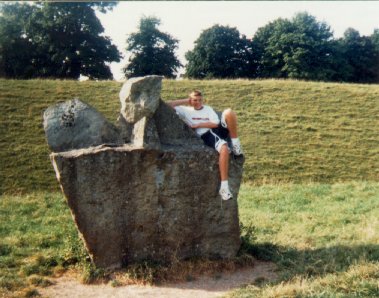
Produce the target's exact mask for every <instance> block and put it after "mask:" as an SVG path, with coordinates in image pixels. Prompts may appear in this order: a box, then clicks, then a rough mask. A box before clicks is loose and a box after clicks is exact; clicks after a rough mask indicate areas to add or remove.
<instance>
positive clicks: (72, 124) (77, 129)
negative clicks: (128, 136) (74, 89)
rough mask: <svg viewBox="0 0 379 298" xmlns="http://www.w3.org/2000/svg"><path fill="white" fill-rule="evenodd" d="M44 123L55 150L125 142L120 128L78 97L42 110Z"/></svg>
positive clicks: (50, 145) (47, 136)
mask: <svg viewBox="0 0 379 298" xmlns="http://www.w3.org/2000/svg"><path fill="white" fill-rule="evenodd" d="M43 126H44V129H45V134H46V139H47V143H48V145H49V147H50V150H52V151H53V152H63V151H69V150H72V149H81V148H88V147H91V146H98V145H101V144H109V145H120V144H122V143H123V140H122V138H121V136H120V134H119V132H118V129H117V128H116V127H115V126H114V125H112V124H111V123H110V122H109V121H108V120H107V119H106V118H105V117H104V116H103V115H101V114H100V113H99V112H98V111H97V110H96V109H95V108H93V107H91V106H89V105H87V104H85V103H84V102H82V101H80V100H79V99H73V100H69V101H66V102H63V103H59V104H57V105H55V106H51V107H49V108H48V109H47V110H46V111H45V112H44V114H43Z"/></svg>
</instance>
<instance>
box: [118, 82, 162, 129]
mask: <svg viewBox="0 0 379 298" xmlns="http://www.w3.org/2000/svg"><path fill="white" fill-rule="evenodd" d="M162 78H163V77H162V76H146V77H136V78H131V79H129V80H127V81H126V82H125V83H124V85H123V86H122V88H121V91H120V95H119V96H120V102H121V111H120V112H121V115H122V116H123V117H124V118H125V120H126V121H127V122H129V123H136V122H138V121H139V120H141V119H142V118H143V117H148V118H149V117H151V116H152V115H153V114H154V113H155V111H156V109H157V108H158V106H159V99H160V93H161V89H162Z"/></svg>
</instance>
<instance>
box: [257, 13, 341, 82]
mask: <svg viewBox="0 0 379 298" xmlns="http://www.w3.org/2000/svg"><path fill="white" fill-rule="evenodd" d="M252 43H253V49H255V51H256V53H257V55H259V57H260V58H259V61H260V63H259V76H260V77H277V78H297V79H306V80H330V79H331V78H333V77H334V76H335V67H334V62H333V61H334V59H336V58H337V57H336V56H337V55H338V52H337V51H336V47H335V45H334V44H333V34H332V32H331V30H330V27H329V26H328V25H327V24H326V23H323V22H317V20H316V19H315V18H314V17H313V16H311V15H309V14H308V13H298V14H296V15H295V16H294V18H293V19H292V20H288V19H277V20H275V21H273V22H271V23H269V24H268V25H266V26H264V27H262V28H259V29H258V31H257V33H256V34H255V36H254V37H253V41H252Z"/></svg>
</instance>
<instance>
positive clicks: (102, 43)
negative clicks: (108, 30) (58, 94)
mask: <svg viewBox="0 0 379 298" xmlns="http://www.w3.org/2000/svg"><path fill="white" fill-rule="evenodd" d="M113 6H114V4H112V3H102V2H79V3H78V2H76V3H75V2H69V3H36V4H34V5H29V4H19V3H15V4H7V5H2V6H1V12H2V15H1V17H0V66H1V70H0V75H1V76H3V77H6V78H35V77H42V78H44V77H45V78H46V77H52V78H71V79H78V78H79V76H80V75H84V76H88V77H89V78H90V79H110V78H112V73H111V71H110V68H109V66H108V65H107V64H106V63H107V62H108V63H110V62H113V61H117V62H118V61H120V58H121V54H120V53H119V52H118V50H117V48H116V46H114V45H112V43H111V41H110V39H109V38H108V37H105V36H103V35H102V34H103V32H104V28H103V27H102V25H101V23H100V21H99V19H98V18H97V17H96V14H95V9H99V10H100V11H101V12H106V11H107V10H109V9H111V8H112V7H113ZM18 59H19V60H20V62H17V60H18Z"/></svg>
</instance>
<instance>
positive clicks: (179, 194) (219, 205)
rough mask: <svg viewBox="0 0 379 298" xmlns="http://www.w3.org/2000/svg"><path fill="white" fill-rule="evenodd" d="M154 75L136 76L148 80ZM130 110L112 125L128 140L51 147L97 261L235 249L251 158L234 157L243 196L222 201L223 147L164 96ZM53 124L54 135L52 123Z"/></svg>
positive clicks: (225, 253) (111, 263)
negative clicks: (200, 133) (148, 110)
mask: <svg viewBox="0 0 379 298" xmlns="http://www.w3.org/2000/svg"><path fill="white" fill-rule="evenodd" d="M149 80H150V78H149V77H148V78H147V79H143V78H141V79H138V80H136V81H137V82H139V83H138V84H142V85H144V82H145V83H146V82H149ZM133 85H134V84H133ZM148 85H149V83H148ZM132 90H135V89H133V88H132ZM138 90H139V89H138ZM138 92H142V93H143V90H142V91H141V90H139V91H138ZM132 93H133V92H132ZM133 94H134V93H133ZM133 94H132V97H133V96H134V95H133ZM154 96H156V95H154ZM157 98H158V99H159V94H158V95H157ZM148 101H149V100H148ZM136 105H137V104H136ZM131 110H133V109H131ZM128 113H129V112H128ZM128 113H127V115H126V116H127V117H126V118H124V114H122V113H121V115H120V117H119V119H118V121H119V127H120V129H119V131H120V134H119V135H117V136H114V134H113V132H112V133H111V136H112V138H115V139H116V140H117V141H119V140H120V139H121V140H123V142H124V144H123V145H117V146H113V145H112V144H109V142H104V143H105V144H102V145H99V146H93V144H90V145H88V148H83V147H82V145H80V146H78V148H80V149H74V150H70V151H67V150H66V148H67V146H66V147H63V148H65V150H60V148H61V147H59V146H56V147H51V148H53V149H52V150H53V151H56V152H55V153H52V154H51V155H50V156H51V160H52V162H53V165H54V169H55V172H56V175H57V179H58V181H59V183H60V185H61V188H62V191H63V193H64V194H65V197H66V199H67V202H68V205H69V207H70V209H71V212H72V215H73V218H74V220H75V223H76V225H77V227H78V230H79V232H80V234H81V237H82V239H83V240H84V243H85V245H86V247H87V250H88V252H89V254H90V256H91V258H92V260H93V261H94V263H95V264H96V265H97V266H99V267H103V268H113V267H120V266H122V265H125V264H129V263H133V262H138V261H141V260H146V259H149V260H154V261H159V262H170V261H171V260H173V259H179V260H180V259H185V258H189V257H194V256H202V257H209V258H231V257H234V256H235V255H236V253H237V251H238V249H239V246H240V234H239V220H238V205H237V200H236V198H237V196H238V191H239V187H240V181H241V177H242V166H243V162H244V160H243V158H239V159H234V158H233V157H231V160H230V171H229V176H230V177H229V183H230V186H231V189H232V192H233V195H234V198H235V199H233V200H229V201H222V200H221V198H220V197H219V195H218V188H219V184H220V179H219V169H218V153H217V152H216V151H215V150H213V149H211V148H209V147H207V146H205V145H204V144H203V142H202V140H201V139H200V138H198V137H197V136H196V135H195V133H194V132H193V131H192V130H191V129H190V128H188V127H187V126H186V125H185V124H184V122H183V121H181V120H180V119H179V118H178V116H177V115H176V113H175V112H174V110H173V109H172V108H170V107H169V106H168V105H166V104H165V103H164V102H163V101H161V100H158V105H157V107H156V108H155V112H154V113H153V114H151V115H150V116H149V115H148V114H145V115H144V116H143V117H141V118H139V119H138V120H137V121H136V122H135V123H131V122H129V121H128V120H127V119H129V118H128V115H130V114H128ZM133 113H134V110H133V111H132V112H131V114H133ZM133 117H134V116H133ZM137 118H138V117H137ZM137 118H135V119H137ZM47 123H51V122H47ZM45 129H46V135H47V138H48V139H49V135H50V134H49V129H51V128H50V127H49V125H47V126H46V127H45ZM112 131H113V130H112ZM73 133H76V134H78V135H79V136H80V135H81V134H83V133H84V132H82V131H74V132H73ZM85 133H86V134H88V133H94V132H93V131H92V130H88V131H86V132H85ZM105 136H106V137H107V138H109V136H108V135H107V134H105ZM72 137H73V138H76V137H78V136H76V135H74V136H72ZM84 138H89V139H91V138H92V136H91V135H89V136H88V135H86V136H84ZM111 145H112V146H111ZM54 148H58V150H55V149H54ZM59 151H64V152H59Z"/></svg>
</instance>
